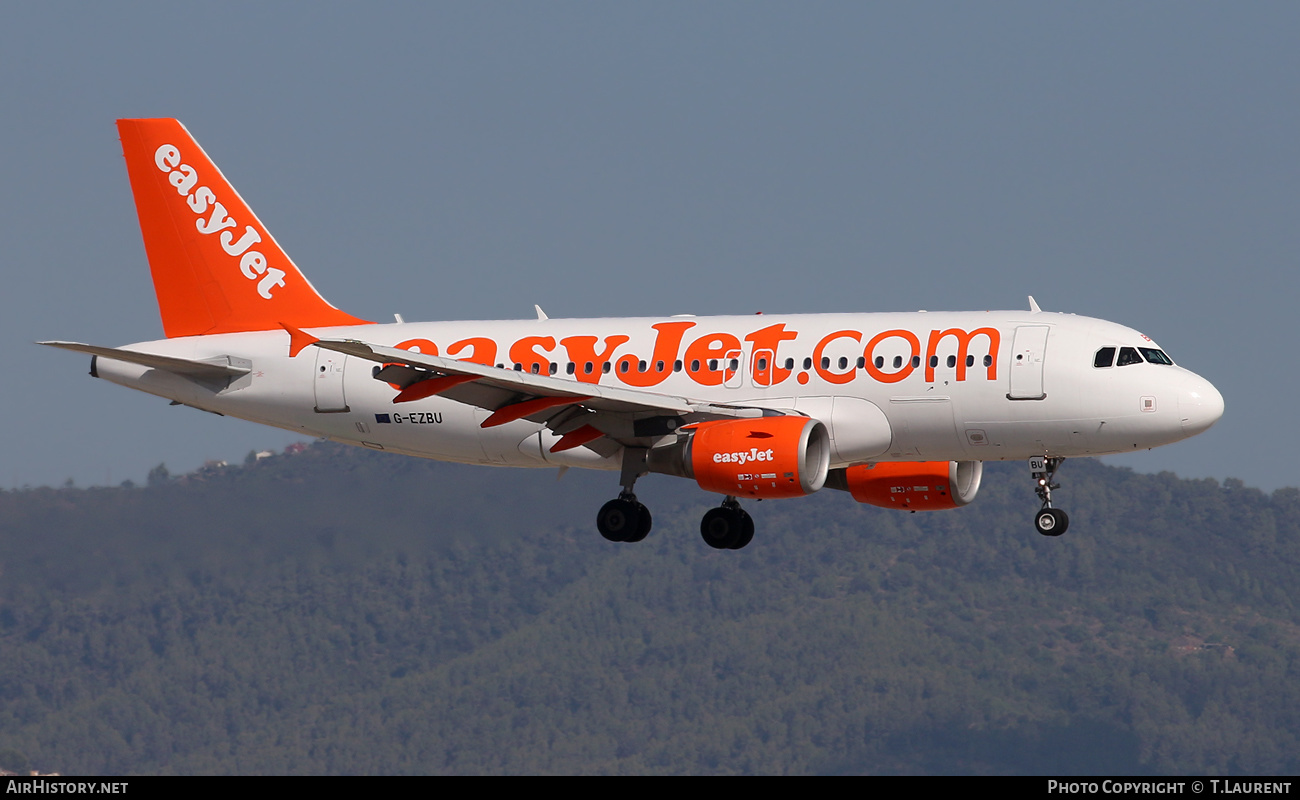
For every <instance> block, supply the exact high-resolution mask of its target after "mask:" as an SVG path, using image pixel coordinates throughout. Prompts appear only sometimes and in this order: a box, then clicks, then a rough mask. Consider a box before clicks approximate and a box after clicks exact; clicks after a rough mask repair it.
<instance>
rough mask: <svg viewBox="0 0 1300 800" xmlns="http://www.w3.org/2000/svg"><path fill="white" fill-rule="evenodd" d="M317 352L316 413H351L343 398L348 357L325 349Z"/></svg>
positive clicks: (318, 349) (317, 349) (318, 348)
mask: <svg viewBox="0 0 1300 800" xmlns="http://www.w3.org/2000/svg"><path fill="white" fill-rule="evenodd" d="M314 349H315V350H316V377H315V380H314V381H312V382H313V383H314V384H315V385H316V413H317V414H341V413H343V412H345V411H351V410H352V409H350V408H348V402H347V398H346V397H344V396H343V370H344V369H345V368H346V367H347V363H348V361H347V359H348V357H347V356H345V355H344V354H342V353H336V352H334V351H333V350H326V349H325V348H323V347H317V348H314Z"/></svg>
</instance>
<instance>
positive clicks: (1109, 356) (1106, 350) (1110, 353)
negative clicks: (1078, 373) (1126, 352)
mask: <svg viewBox="0 0 1300 800" xmlns="http://www.w3.org/2000/svg"><path fill="white" fill-rule="evenodd" d="M1114 363H1115V348H1113V347H1103V348H1101V349H1100V350H1098V351H1097V355H1095V356H1093V357H1092V365H1093V366H1094V367H1109V366H1111V365H1112V364H1114Z"/></svg>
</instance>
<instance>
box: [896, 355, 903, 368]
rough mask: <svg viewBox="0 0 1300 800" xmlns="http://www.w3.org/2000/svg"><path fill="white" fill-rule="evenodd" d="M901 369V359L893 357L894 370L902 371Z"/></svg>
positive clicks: (900, 357)
mask: <svg viewBox="0 0 1300 800" xmlns="http://www.w3.org/2000/svg"><path fill="white" fill-rule="evenodd" d="M902 367H903V357H902V356H894V369H902Z"/></svg>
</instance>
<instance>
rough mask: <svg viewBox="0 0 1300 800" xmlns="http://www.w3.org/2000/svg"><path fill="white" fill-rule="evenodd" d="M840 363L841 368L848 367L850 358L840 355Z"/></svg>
mask: <svg viewBox="0 0 1300 800" xmlns="http://www.w3.org/2000/svg"><path fill="white" fill-rule="evenodd" d="M839 363H840V369H844V368H845V367H847V366H848V365H849V360H848V359H847V358H845V357H844V356H840V362H839Z"/></svg>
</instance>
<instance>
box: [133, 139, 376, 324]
mask: <svg viewBox="0 0 1300 800" xmlns="http://www.w3.org/2000/svg"><path fill="white" fill-rule="evenodd" d="M117 129H118V131H119V133H120V134H121V137H122V152H123V154H124V155H125V156H126V169H127V174H128V175H129V176H130V178H131V191H132V192H133V193H134V195H135V208H136V212H137V213H138V214H139V216H140V232H141V233H142V234H143V235H144V249H145V253H146V254H147V255H148V257H149V270H150V271H151V272H152V273H153V285H154V291H155V292H156V293H157V295H158V310H159V311H160V312H161V314H162V323H163V331H164V332H165V333H166V335H167V336H168V337H169V338H171V337H176V336H197V335H200V334H211V333H235V332H238V331H261V330H272V329H276V328H280V327H281V326H282V325H292V326H295V327H297V328H319V327H327V326H333V325H361V324H365V322H366V321H365V320H362V319H357V318H356V317H353V316H352V315H351V314H346V313H344V312H343V311H340V310H339V309H337V308H335V307H334V306H332V305H330V304H329V303H328V302H326V301H325V299H324V298H323V297H321V296H320V294H318V293H317V292H316V289H315V288H314V287H313V286H312V285H311V283H310V282H309V281H308V280H307V278H306V277H305V276H304V275H303V274H302V273H301V272H300V271H299V270H298V268H297V267H296V266H294V263H293V261H291V260H290V259H289V256H288V255H287V254H285V252H284V251H283V250H281V249H280V245H278V244H277V243H276V241H275V239H274V238H273V237H272V236H271V234H270V233H269V232H268V231H267V230H266V226H264V225H263V224H262V222H261V220H259V219H258V218H257V217H256V216H255V215H254V214H253V211H252V209H250V208H249V207H248V205H247V204H246V203H245V202H244V201H243V199H242V198H241V197H240V196H239V194H238V193H237V192H236V191H235V190H234V187H232V186H231V185H230V183H229V182H228V181H227V180H226V178H225V176H223V175H222V174H221V171H220V170H219V169H217V167H216V165H215V164H213V163H212V160H211V159H210V158H208V156H207V154H206V153H204V152H203V148H201V147H199V144H198V142H196V141H194V137H192V136H190V133H189V131H187V130H185V126H184V125H181V124H180V123H179V122H177V121H176V120H174V119H120V120H118V121H117Z"/></svg>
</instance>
